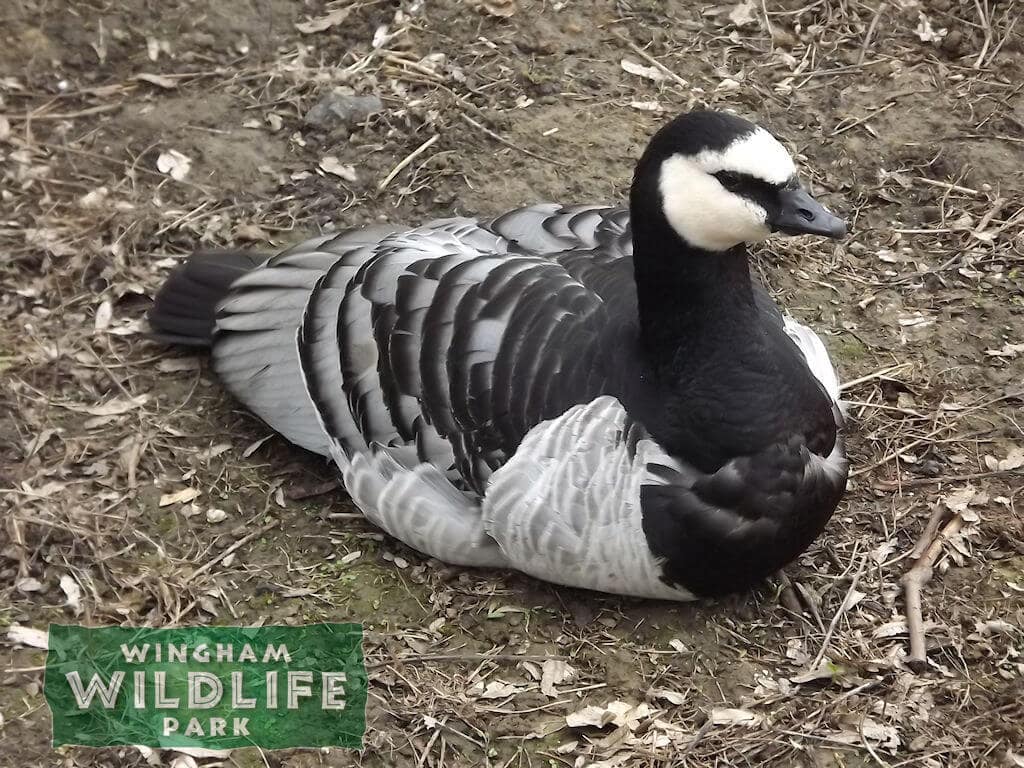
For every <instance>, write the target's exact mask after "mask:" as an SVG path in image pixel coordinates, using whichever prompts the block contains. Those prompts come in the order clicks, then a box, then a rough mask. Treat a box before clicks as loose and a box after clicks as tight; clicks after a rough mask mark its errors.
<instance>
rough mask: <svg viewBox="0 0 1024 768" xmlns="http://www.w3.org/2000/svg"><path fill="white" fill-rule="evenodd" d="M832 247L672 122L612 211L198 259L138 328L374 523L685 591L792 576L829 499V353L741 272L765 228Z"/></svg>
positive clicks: (531, 215) (832, 418) (435, 224)
mask: <svg viewBox="0 0 1024 768" xmlns="http://www.w3.org/2000/svg"><path fill="white" fill-rule="evenodd" d="M773 232H777V233H781V234H784V235H800V234H810V235H818V236H823V237H827V238H841V237H843V236H844V235H845V232H846V226H845V224H844V222H843V221H842V220H841V219H839V218H837V217H836V216H834V215H833V214H831V213H830V212H829V211H828V210H827V209H826V208H825V207H824V206H823V205H821V204H820V203H819V202H817V201H816V200H815V199H814V198H813V197H812V196H811V195H810V194H809V193H808V192H807V191H806V190H805V188H804V187H803V186H801V184H800V182H799V180H798V177H797V172H796V167H795V165H794V162H793V159H792V157H791V156H790V154H789V152H788V151H787V150H786V149H785V147H784V146H783V144H782V143H780V141H779V140H778V139H776V138H775V137H774V136H773V135H772V134H771V133H770V132H769V131H767V130H766V129H764V128H762V127H759V126H757V125H755V124H753V123H751V122H748V121H747V120H745V119H742V118H740V117H738V116H735V115H733V114H729V113H724V112H717V111H691V112H688V113H683V114H681V115H679V116H678V117H676V118H674V119H673V120H671V121H670V122H669V123H667V124H666V125H664V126H663V127H662V128H661V129H660V130H658V131H657V133H655V135H654V136H653V138H652V139H651V141H650V143H649V145H648V146H647V148H646V150H645V151H644V152H643V154H642V156H641V157H640V160H639V162H638V163H637V165H636V169H635V174H634V177H633V181H632V186H631V188H630V193H629V202H628V207H626V206H608V205H557V204H550V203H548V204H539V205H531V206H528V207H524V208H518V209H516V210H512V211H509V212H507V213H504V214H502V215H500V216H497V217H496V218H492V219H486V220H478V219H474V218H467V217H454V218H444V219H438V220H436V221H430V222H429V223H426V224H423V225H422V226H418V227H415V228H401V227H397V226H383V225H380V226H372V227H367V228H363V229H352V230H349V231H345V232H342V233H340V234H336V233H335V234H321V235H319V236H317V237H314V238H312V239H309V240H306V241H305V242H303V243H301V244H299V245H296V246H294V247H292V248H289V249H288V250H285V251H283V252H281V253H278V254H277V255H274V256H271V257H269V258H267V257H266V256H264V255H257V254H253V253H249V252H246V251H200V252H196V253H195V254H193V255H192V256H191V257H189V258H188V259H187V260H186V261H185V262H184V263H183V264H182V265H179V266H178V267H177V268H176V270H175V271H173V272H172V273H171V274H170V275H169V277H168V279H167V280H166V282H165V283H164V285H163V286H162V288H161V289H160V291H159V292H158V294H157V295H156V298H155V301H154V304H153V306H152V308H151V310H150V312H149V323H150V326H151V332H152V334H153V335H154V336H155V337H156V338H157V339H159V340H162V341H164V342H170V343H177V344H184V345H192V346H202V347H209V348H210V349H211V353H212V368H213V371H214V372H215V373H216V375H217V377H218V378H219V379H220V381H221V382H222V383H223V384H224V386H226V388H227V389H228V390H229V391H230V392H231V393H232V394H233V395H234V396H235V397H236V398H237V399H238V400H240V401H241V402H242V403H243V404H244V405H245V406H247V407H248V409H250V410H251V411H252V412H253V413H254V414H255V415H257V416H258V417H259V418H261V419H262V420H263V421H264V422H266V424H268V425H269V426H270V427H271V428H273V429H274V430H276V431H277V432H279V433H280V434H281V435H283V436H284V437H285V438H286V439H287V440H289V441H290V442H292V443H294V444H295V445H298V446H301V447H302V448H305V449H307V450H309V451H313V452H315V453H318V454H322V455H323V456H325V457H329V458H330V459H332V460H333V461H334V463H335V464H336V465H337V469H338V470H339V471H340V473H341V477H342V480H343V482H344V486H345V488H346V490H347V492H348V494H349V496H350V497H351V499H352V501H353V502H354V503H355V505H356V506H358V508H359V509H360V510H361V511H362V513H363V514H364V515H365V516H366V517H367V518H368V519H369V520H370V521H372V522H373V523H374V524H375V525H377V526H378V527H379V528H381V529H383V530H384V531H385V532H387V533H388V534H390V535H391V536H393V537H395V538H397V539H400V540H401V541H402V542H404V543H405V544H407V545H408V546H410V547H412V548H413V549H416V550H419V551H420V552H421V553H424V554H425V555H428V556H431V557H434V558H437V559H438V560H441V561H444V562H446V563H450V564H453V565H457V566H476V567H485V568H494V569H507V570H519V571H521V572H524V573H526V574H529V575H531V576H533V577H536V578H538V579H542V580H546V581H549V582H554V583H557V584H562V585H567V586H571V587H580V588H586V589H590V590H597V591H601V592H608V593H618V594H622V595H631V596H637V597H644V598H657V599H671V600H692V599H696V598H701V597H711V596H718V595H724V594H727V593H730V592H736V591H742V590H746V589H748V588H751V587H752V586H755V585H756V584H757V583H758V582H760V581H762V580H763V579H765V578H766V577H768V576H770V575H771V574H773V573H774V572H775V571H777V570H778V569H780V568H781V567H783V566H784V565H786V564H787V563H789V562H791V561H792V560H794V559H795V558H796V557H797V556H798V555H799V554H800V553H802V552H803V551H804V550H805V549H806V548H807V547H808V546H809V545H810V543H811V542H812V541H813V540H814V539H815V538H816V537H817V536H818V534H819V533H821V531H822V530H823V528H824V526H825V524H826V523H827V521H828V520H829V518H830V517H831V515H832V513H833V512H834V510H835V508H836V506H837V504H838V503H839V501H840V498H841V497H842V495H843V493H844V490H845V487H846V477H847V471H848V469H847V467H848V465H847V461H846V459H845V457H844V453H843V446H842V440H841V435H840V430H841V426H842V416H841V411H840V408H839V386H838V380H837V376H836V372H835V369H834V368H833V365H832V363H831V362H830V360H829V357H828V353H827V352H826V349H825V346H824V344H823V343H822V341H821V340H820V339H819V337H818V336H817V335H816V334H815V333H814V332H813V331H811V330H810V329H809V328H807V327H805V326H804V325H801V324H800V323H798V322H796V321H795V320H793V319H791V318H789V317H787V316H785V315H783V313H782V312H781V311H780V310H779V309H778V307H777V306H776V305H775V304H774V302H773V301H772V299H771V298H770V296H769V295H768V293H767V292H766V290H765V289H764V287H763V286H762V285H761V284H760V282H759V281H758V280H757V279H755V278H753V277H752V276H751V272H750V268H749V265H748V253H747V245H748V244H751V243H756V242H759V241H762V240H764V239H766V238H767V237H768V236H769V235H770V234H771V233H773Z"/></svg>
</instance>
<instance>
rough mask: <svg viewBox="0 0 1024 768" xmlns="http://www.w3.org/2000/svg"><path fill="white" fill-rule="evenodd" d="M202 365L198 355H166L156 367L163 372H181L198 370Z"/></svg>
mask: <svg viewBox="0 0 1024 768" xmlns="http://www.w3.org/2000/svg"><path fill="white" fill-rule="evenodd" d="M199 366H200V362H199V358H198V357H165V358H164V359H163V360H160V361H158V362H157V364H156V369H157V370H158V371H160V372H161V373H180V372H181V371H198V370H199Z"/></svg>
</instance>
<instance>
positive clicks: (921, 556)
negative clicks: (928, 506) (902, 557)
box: [901, 507, 964, 673]
mask: <svg viewBox="0 0 1024 768" xmlns="http://www.w3.org/2000/svg"><path fill="white" fill-rule="evenodd" d="M946 514H947V510H946V509H945V508H943V507H940V508H938V509H936V510H935V512H934V513H933V514H932V516H931V519H929V520H928V524H927V525H926V526H925V529H924V531H922V532H921V536H920V537H919V538H918V540H917V542H916V543H915V544H914V549H913V551H912V552H911V553H910V558H911V560H913V561H914V565H913V566H911V568H910V570H908V571H907V572H906V573H905V574H903V578H902V579H901V581H902V583H903V600H904V603H905V606H904V610H905V612H906V617H907V634H908V635H909V636H910V655H909V656H908V657H907V666H908V667H910V669H911V670H913V671H914V672H917V673H921V672H923V671H924V670H925V669H927V667H928V658H927V649H926V648H925V634H924V616H923V614H922V612H921V589H922V588H923V587H924V586H925V585H926V584H927V583H928V582H929V581H931V578H932V568H933V567H934V565H935V561H936V560H938V559H939V555H941V554H942V545H943V544H945V543H946V542H947V541H949V539H951V538H952V537H953V536H955V535H956V533H957V532H958V531H959V530H960V528H961V527H962V526H963V524H964V520H963V518H962V517H961V516H960V515H959V514H957V515H954V516H953V518H952V519H951V520H950V521H949V522H948V523H946V525H945V527H944V528H942V530H941V531H939V527H940V526H941V525H942V523H943V521H944V519H945V517H946Z"/></svg>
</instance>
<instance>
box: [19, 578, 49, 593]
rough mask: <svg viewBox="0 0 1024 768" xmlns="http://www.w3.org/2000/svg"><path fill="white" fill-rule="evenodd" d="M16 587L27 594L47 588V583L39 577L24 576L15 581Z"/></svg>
mask: <svg viewBox="0 0 1024 768" xmlns="http://www.w3.org/2000/svg"><path fill="white" fill-rule="evenodd" d="M14 587H15V589H17V590H18V591H19V592H24V593H25V594H26V595H27V594H29V593H31V592H42V591H43V590H44V589H45V588H46V585H45V584H43V582H41V581H40V580H39V579H34V578H32V577H31V576H25V577H24V578H21V579H18V580H17V581H15V582H14Z"/></svg>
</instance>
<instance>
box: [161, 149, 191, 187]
mask: <svg viewBox="0 0 1024 768" xmlns="http://www.w3.org/2000/svg"><path fill="white" fill-rule="evenodd" d="M156 169H157V170H158V171H160V173H166V174H167V175H168V176H170V177H171V178H172V179H174V180H175V181H182V180H183V179H184V178H185V177H186V176H188V172H189V171H190V170H192V161H191V160H190V159H189V158H188V156H186V155H183V154H182V153H181V152H179V151H178V150H176V149H169V150H167V151H166V152H161V153H160V156H159V157H158V158H157V159H156Z"/></svg>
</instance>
